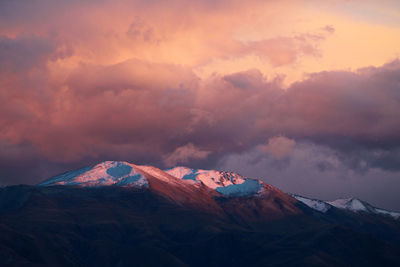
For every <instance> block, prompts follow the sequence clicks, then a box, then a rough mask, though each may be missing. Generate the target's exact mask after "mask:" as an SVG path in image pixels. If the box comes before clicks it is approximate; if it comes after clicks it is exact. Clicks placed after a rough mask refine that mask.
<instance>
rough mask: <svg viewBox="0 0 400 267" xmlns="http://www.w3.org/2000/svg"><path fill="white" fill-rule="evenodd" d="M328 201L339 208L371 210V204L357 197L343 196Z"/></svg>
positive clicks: (356, 210)
mask: <svg viewBox="0 0 400 267" xmlns="http://www.w3.org/2000/svg"><path fill="white" fill-rule="evenodd" d="M327 203H329V204H330V205H332V206H334V207H336V208H339V209H346V210H351V211H355V212H358V211H364V212H367V211H369V209H368V206H369V205H368V204H367V203H364V202H363V201H361V200H359V199H357V198H342V199H336V200H334V201H328V202H327Z"/></svg>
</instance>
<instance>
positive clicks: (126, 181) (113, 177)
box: [38, 161, 148, 187]
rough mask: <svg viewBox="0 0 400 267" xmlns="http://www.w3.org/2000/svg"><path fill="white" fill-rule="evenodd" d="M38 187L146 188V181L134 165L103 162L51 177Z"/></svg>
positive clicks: (123, 162) (120, 162) (121, 162)
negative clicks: (112, 186)
mask: <svg viewBox="0 0 400 267" xmlns="http://www.w3.org/2000/svg"><path fill="white" fill-rule="evenodd" d="M38 185H39V186H51V185H70V186H108V185H117V186H135V187H147V186H148V181H147V179H146V178H145V177H144V176H143V174H142V173H141V172H140V170H138V168H137V166H136V165H134V164H131V163H129V162H125V161H104V162H101V163H99V164H96V165H94V166H88V167H84V168H81V169H78V170H75V171H70V172H66V173H63V174H60V175H57V176H54V177H51V178H50V179H47V180H45V181H43V182H41V183H40V184H38Z"/></svg>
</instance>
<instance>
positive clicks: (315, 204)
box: [292, 194, 332, 213]
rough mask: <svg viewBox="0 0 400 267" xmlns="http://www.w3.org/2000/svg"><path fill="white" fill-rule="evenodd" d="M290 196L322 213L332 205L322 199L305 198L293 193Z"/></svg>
mask: <svg viewBox="0 0 400 267" xmlns="http://www.w3.org/2000/svg"><path fill="white" fill-rule="evenodd" d="M292 197H294V198H295V199H297V200H298V201H300V202H302V203H303V204H305V205H307V206H308V207H310V208H312V209H314V210H317V211H320V212H323V213H325V212H327V211H328V210H329V209H330V208H331V207H332V206H331V205H330V204H327V203H326V202H324V201H322V200H318V199H311V198H306V197H302V196H298V195H294V194H292Z"/></svg>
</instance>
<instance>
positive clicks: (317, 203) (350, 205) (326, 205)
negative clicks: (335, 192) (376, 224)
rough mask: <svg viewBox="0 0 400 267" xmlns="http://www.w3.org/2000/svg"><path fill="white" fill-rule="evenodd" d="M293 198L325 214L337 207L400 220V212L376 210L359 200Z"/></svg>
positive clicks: (296, 196) (297, 196)
mask: <svg viewBox="0 0 400 267" xmlns="http://www.w3.org/2000/svg"><path fill="white" fill-rule="evenodd" d="M291 196H293V197H294V198H296V199H297V200H298V201H300V202H302V203H304V204H305V205H307V206H308V207H310V208H312V209H314V210H317V211H320V212H323V213H325V212H327V211H328V210H330V209H331V208H332V207H335V208H338V209H342V210H348V211H351V212H357V213H359V212H363V213H370V214H379V215H385V216H390V217H393V218H395V219H400V212H394V211H387V210H384V209H380V208H375V207H374V206H372V205H370V204H368V203H367V202H365V201H362V200H360V199H357V198H341V199H336V200H333V201H322V200H318V199H311V198H306V197H303V196H299V195H295V194H291Z"/></svg>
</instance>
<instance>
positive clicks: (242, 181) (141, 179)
mask: <svg viewBox="0 0 400 267" xmlns="http://www.w3.org/2000/svg"><path fill="white" fill-rule="evenodd" d="M149 176H151V177H153V178H154V177H155V178H157V179H159V180H162V181H164V182H167V183H170V184H171V183H172V184H176V185H177V186H194V187H195V186H200V185H204V186H206V187H207V188H209V189H212V190H215V191H216V192H218V193H220V194H222V195H226V196H254V195H257V194H261V193H262V192H263V186H264V183H263V182H262V181H260V180H255V179H249V178H245V177H243V176H241V175H239V174H237V173H234V172H221V171H216V170H197V169H190V168H186V167H175V168H171V169H167V170H165V171H162V170H160V169H158V168H155V167H152V166H146V165H135V164H132V163H128V162H123V161H105V162H102V163H99V164H97V165H95V166H92V167H86V168H82V169H79V170H76V171H71V172H67V173H64V174H61V175H57V176H55V177H52V178H50V179H48V180H46V181H44V182H41V183H40V184H39V186H51V185H71V186H81V187H86V186H110V185H114V186H130V187H136V188H145V187H148V186H149ZM265 186H266V185H265Z"/></svg>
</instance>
